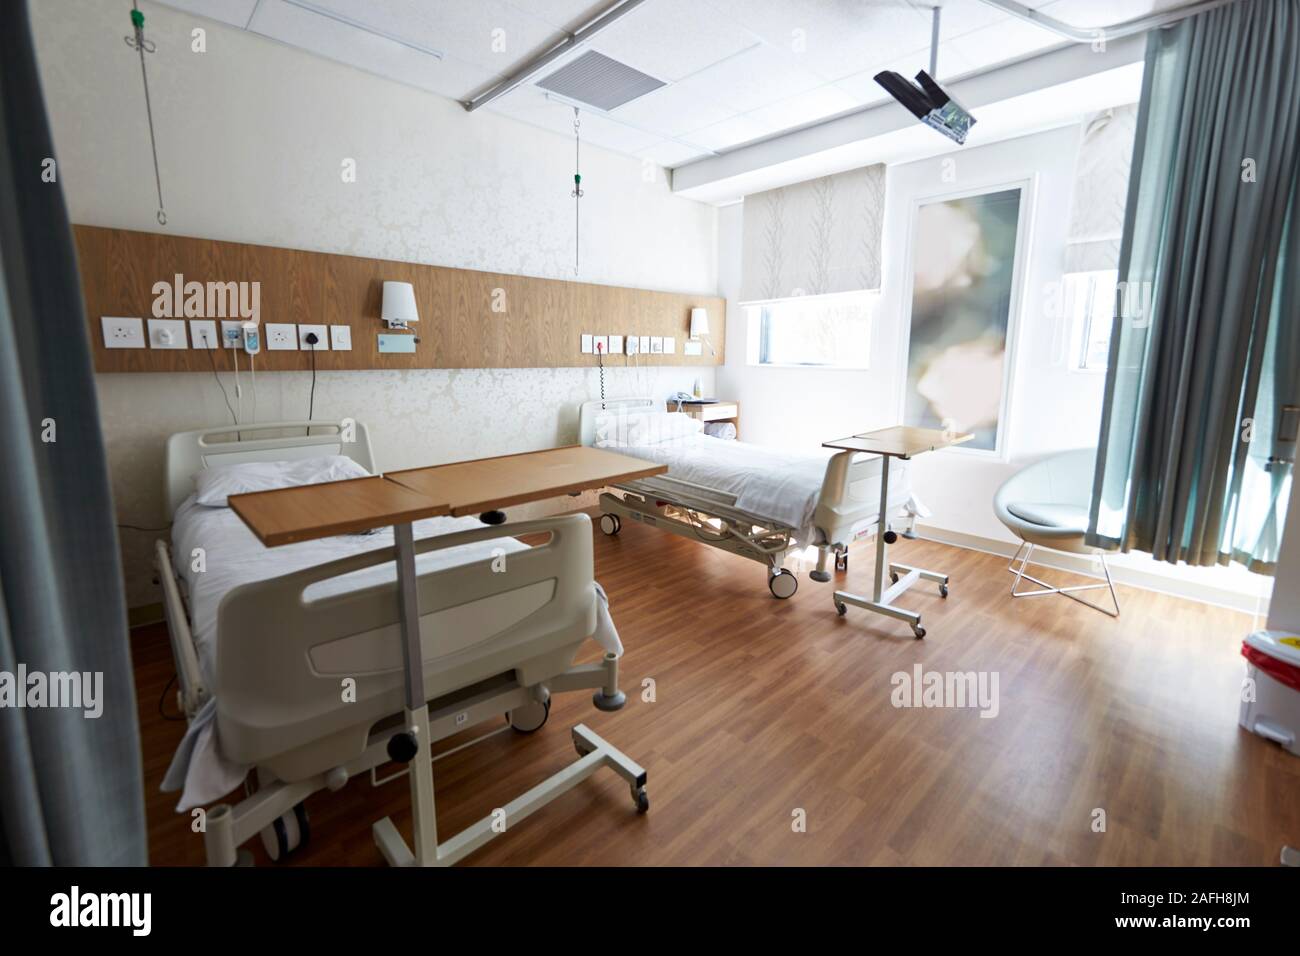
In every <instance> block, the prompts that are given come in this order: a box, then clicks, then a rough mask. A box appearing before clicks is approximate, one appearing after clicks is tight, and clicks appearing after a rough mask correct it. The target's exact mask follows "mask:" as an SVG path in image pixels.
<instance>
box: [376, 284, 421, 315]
mask: <svg viewBox="0 0 1300 956" xmlns="http://www.w3.org/2000/svg"><path fill="white" fill-rule="evenodd" d="M382 309H383V311H382V313H381V315H380V318H382V319H383V320H384V321H385V322H419V321H420V313H419V311H418V310H417V309H416V307H415V286H413V285H411V283H409V282H385V283H384V303H383V307H382Z"/></svg>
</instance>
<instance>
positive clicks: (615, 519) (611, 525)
mask: <svg viewBox="0 0 1300 956" xmlns="http://www.w3.org/2000/svg"><path fill="white" fill-rule="evenodd" d="M600 530H601V531H603V532H605V534H608V535H616V534H618V533H619V532H620V531H622V530H623V522H622V520H620V519H619V516H618V515H611V514H603V515H601V516H600Z"/></svg>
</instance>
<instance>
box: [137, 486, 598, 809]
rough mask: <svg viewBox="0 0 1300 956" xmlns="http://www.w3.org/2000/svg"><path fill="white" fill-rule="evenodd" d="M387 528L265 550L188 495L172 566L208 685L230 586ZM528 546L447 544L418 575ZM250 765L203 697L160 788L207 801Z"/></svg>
mask: <svg viewBox="0 0 1300 956" xmlns="http://www.w3.org/2000/svg"><path fill="white" fill-rule="evenodd" d="M481 527H483V525H482V524H481V523H480V522H479V520H478V519H477V518H474V517H465V518H428V519H426V520H424V521H417V522H416V523H415V526H414V530H415V537H416V538H417V539H420V538H428V537H434V536H437V535H444V534H450V533H452V532H455V531H464V530H468V529H471V528H481ZM392 546H393V532H392V529H391V528H388V529H384V530H382V531H376V532H374V533H373V534H350V535H338V536H336V537H333V538H321V539H318V540H316V541H304V542H302V543H300V544H290V545H285V546H283V547H279V548H267V547H264V546H263V545H262V543H261V542H260V541H258V540H257V538H256V536H254V534H253V532H252V531H250V530H249V529H248V526H247V525H246V524H244V522H243V520H242V519H241V518H240V517H239V516H238V515H237V514H235V513H234V512H233V511H232V510H231V509H229V508H209V507H205V506H203V505H200V504H198V503H197V502H196V500H195V496H193V495H191V496H190V497H189V498H187V499H186V500H185V502H184V503H183V504H182V505H181V506H180V508H178V509H177V510H176V517H175V519H174V521H173V523H172V557H173V562H174V563H175V566H176V571H177V573H178V574H180V575H181V577H182V578H183V579H184V580H185V583H186V585H187V588H188V593H189V603H190V630H191V633H192V635H193V638H194V645H195V649H196V651H197V652H198V657H199V667H200V668H201V670H202V671H203V677H204V681H205V683H206V686H207V687H208V688H209V689H210V690H212V691H213V693H214V694H215V693H216V686H217V685H216V672H217V668H216V661H217V648H216V645H217V609H218V607H219V606H220V604H221V600H222V598H224V597H225V595H226V593H227V592H229V591H230V590H231V589H232V588H235V587H238V586H239V585H241V584H247V583H248V582H250V581H261V580H264V579H266V578H271V577H278V576H279V575H282V574H289V573H290V572H292V571H298V570H301V569H303V568H308V567H314V566H316V565H320V564H326V563H328V562H330V561H334V560H337V559H339V558H343V557H348V556H349V555H353V554H357V553H359V552H363V551H372V550H375V549H376V548H385V547H388V548H391V547H392ZM527 547H528V546H527V545H525V544H523V543H522V542H520V541H517V540H516V539H514V538H510V537H502V538H493V539H491V540H488V541H481V542H474V543H471V544H465V545H460V546H458V547H454V548H445V549H442V550H438V551H431V552H429V553H427V554H421V555H417V556H416V560H415V565H416V572H417V573H424V572H427V571H434V570H438V569H441V568H447V567H453V566H455V565H459V564H470V563H473V562H475V561H483V560H487V559H490V558H491V557H492V556H493V552H494V551H496V550H497V549H500V550H502V551H505V552H507V553H510V552H515V551H522V550H525V549H526V548H527ZM195 548H202V549H203V552H204V553H203V561H204V566H205V568H206V570H203V571H196V570H194V565H195V562H194V549H195ZM395 577H396V567H395V565H393V564H383V565H377V566H375V567H371V568H366V569H364V570H362V571H354V572H352V573H351V574H346V575H342V576H340V577H336V578H330V579H329V580H327V581H321V582H318V583H317V584H313V585H312V586H311V587H309V588H308V589H307V590H306V592H305V596H306V597H307V598H309V599H314V598H321V597H326V596H329V595H333V594H341V593H344V592H347V591H354V590H358V589H360V588H364V587H369V586H371V585H373V584H377V583H381V582H385V581H392V580H394V579H395ZM596 590H597V594H598V595H599V597H600V600H599V601H598V604H597V608H598V613H597V622H596V633H595V634H594V635H593V638H594V639H595V640H596V641H597V642H598V643H599V644H600V645H601V647H602V648H603V649H604V650H606V651H608V652H610V653H613V654H616V655H619V656H622V653H623V646H622V643H621V642H620V641H619V638H618V632H617V630H615V628H614V623H613V620H612V619H611V618H610V616H609V610H608V607H607V606H606V605H607V602H606V600H605V595H604V591H603V590H601V588H600V586H599V585H596ZM249 769H250V768H249V767H246V766H242V765H240V764H235V763H232V762H231V761H229V760H227V759H226V758H225V757H223V756H222V754H221V752H220V746H219V741H218V740H217V739H216V700H215V697H214V699H212V700H209V701H208V702H207V703H206V704H205V705H204V706H203V707H202V708H201V709H200V710H199V713H198V714H197V715H196V716H195V718H194V719H193V720H192V721H191V722H190V726H189V728H188V730H187V731H186V733H185V739H184V740H182V741H181V743H180V746H179V747H177V750H176V754H175V756H174V757H173V758H172V763H171V766H170V767H169V768H168V770H167V774H166V776H165V777H164V779H163V785H162V789H163V790H164V791H170V790H182V789H183V793H182V795H181V801H180V804H179V805H178V806H177V808H176V809H177V810H178V811H184V810H188V809H191V808H193V807H199V806H205V805H206V804H209V803H211V802H213V801H214V800H218V799H220V798H221V797H223V796H225V795H226V794H227V793H229V792H230V791H231V790H233V789H234V788H235V787H237V786H239V785H240V784H241V783H242V782H243V780H244V777H245V775H246V774H247V773H248V770H249Z"/></svg>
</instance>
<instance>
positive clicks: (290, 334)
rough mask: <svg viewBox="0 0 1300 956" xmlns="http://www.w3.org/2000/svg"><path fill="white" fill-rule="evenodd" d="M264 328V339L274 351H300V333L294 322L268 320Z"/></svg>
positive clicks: (267, 345)
mask: <svg viewBox="0 0 1300 956" xmlns="http://www.w3.org/2000/svg"><path fill="white" fill-rule="evenodd" d="M262 328H263V329H264V330H265V331H264V333H263V340H264V341H265V342H266V347H267V348H268V349H269V350H270V351H272V352H296V351H298V333H297V331H296V330H295V328H294V325H293V323H292V322H267V323H265V324H264V325H263V326H262Z"/></svg>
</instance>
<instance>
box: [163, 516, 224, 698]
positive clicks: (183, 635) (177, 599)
mask: <svg viewBox="0 0 1300 956" xmlns="http://www.w3.org/2000/svg"><path fill="white" fill-rule="evenodd" d="M154 566H155V567H156V568H157V569H158V581H159V583H160V584H161V585H162V591H163V615H164V616H165V618H166V620H167V635H168V638H169V639H170V641H171V645H172V659H173V660H174V661H175V664H176V681H177V683H178V684H179V685H180V691H179V697H180V706H181V710H182V711H184V712H185V716H186V718H187V719H189V718H193V717H194V715H195V714H196V713H198V711H199V708H200V707H202V706H203V705H204V704H205V703H206V702H207V700H208V698H209V696H211V695H210V693H209V689H208V687H207V686H206V682H205V681H204V679H203V671H202V669H201V668H200V667H199V655H198V651H197V650H196V649H195V647H194V635H193V634H192V633H191V631H190V619H189V614H188V613H187V611H186V608H185V601H184V599H183V598H182V597H181V590H180V585H179V584H178V582H177V580H176V568H175V567H174V566H173V565H172V555H171V549H170V548H169V547H167V542H165V541H162V540H157V541H155V542H154Z"/></svg>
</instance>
